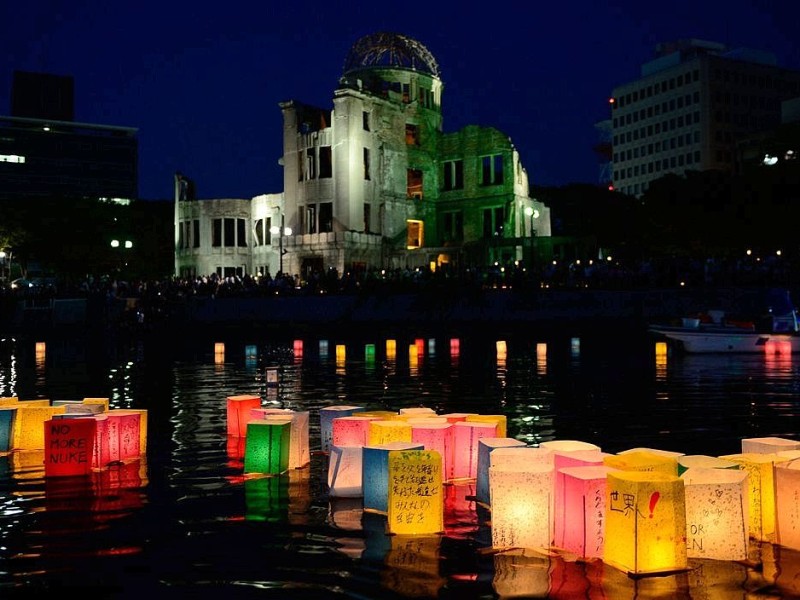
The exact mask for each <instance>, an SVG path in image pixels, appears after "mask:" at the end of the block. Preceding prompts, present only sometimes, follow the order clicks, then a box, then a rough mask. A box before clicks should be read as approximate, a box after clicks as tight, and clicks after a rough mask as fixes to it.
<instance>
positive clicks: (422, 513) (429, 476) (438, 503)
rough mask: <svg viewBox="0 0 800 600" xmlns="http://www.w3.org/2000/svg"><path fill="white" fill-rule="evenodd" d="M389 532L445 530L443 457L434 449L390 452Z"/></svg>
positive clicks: (438, 531)
mask: <svg viewBox="0 0 800 600" xmlns="http://www.w3.org/2000/svg"><path fill="white" fill-rule="evenodd" d="M387 525H388V529H389V533H394V534H408V535H420V534H423V535H424V534H434V533H441V532H442V531H443V530H444V491H443V484H442V457H441V456H439V453H438V452H436V451H435V450H392V451H390V452H389V511H388V518H387Z"/></svg>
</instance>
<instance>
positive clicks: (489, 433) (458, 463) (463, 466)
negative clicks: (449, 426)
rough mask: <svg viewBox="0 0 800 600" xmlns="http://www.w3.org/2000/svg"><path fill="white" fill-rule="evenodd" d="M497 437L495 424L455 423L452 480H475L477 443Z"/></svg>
mask: <svg viewBox="0 0 800 600" xmlns="http://www.w3.org/2000/svg"><path fill="white" fill-rule="evenodd" d="M489 437H497V423H496V422H482V421H457V422H456V423H454V424H453V479H476V478H477V476H478V442H479V441H480V440H481V439H482V438H489Z"/></svg>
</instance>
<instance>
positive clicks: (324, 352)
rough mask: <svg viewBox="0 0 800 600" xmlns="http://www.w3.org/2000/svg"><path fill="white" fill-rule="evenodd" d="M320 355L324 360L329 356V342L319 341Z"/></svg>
mask: <svg viewBox="0 0 800 600" xmlns="http://www.w3.org/2000/svg"><path fill="white" fill-rule="evenodd" d="M319 355H320V356H321V357H322V358H325V357H327V356H328V340H320V341H319Z"/></svg>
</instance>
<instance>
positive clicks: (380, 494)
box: [361, 442, 424, 514]
mask: <svg viewBox="0 0 800 600" xmlns="http://www.w3.org/2000/svg"><path fill="white" fill-rule="evenodd" d="M392 450H424V448H423V446H422V444H415V443H413V442H389V443H388V444H381V445H378V446H364V451H363V454H362V459H361V465H362V472H361V473H362V480H361V481H362V486H363V489H364V510H369V511H373V512H379V513H383V514H386V513H387V512H388V510H389V452H391V451H392Z"/></svg>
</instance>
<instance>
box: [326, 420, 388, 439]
mask: <svg viewBox="0 0 800 600" xmlns="http://www.w3.org/2000/svg"><path fill="white" fill-rule="evenodd" d="M377 420H378V417H360V416H358V415H351V416H349V417H337V418H335V419H333V421H332V427H333V445H334V446H366V445H367V441H368V440H369V423H370V421H377Z"/></svg>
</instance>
